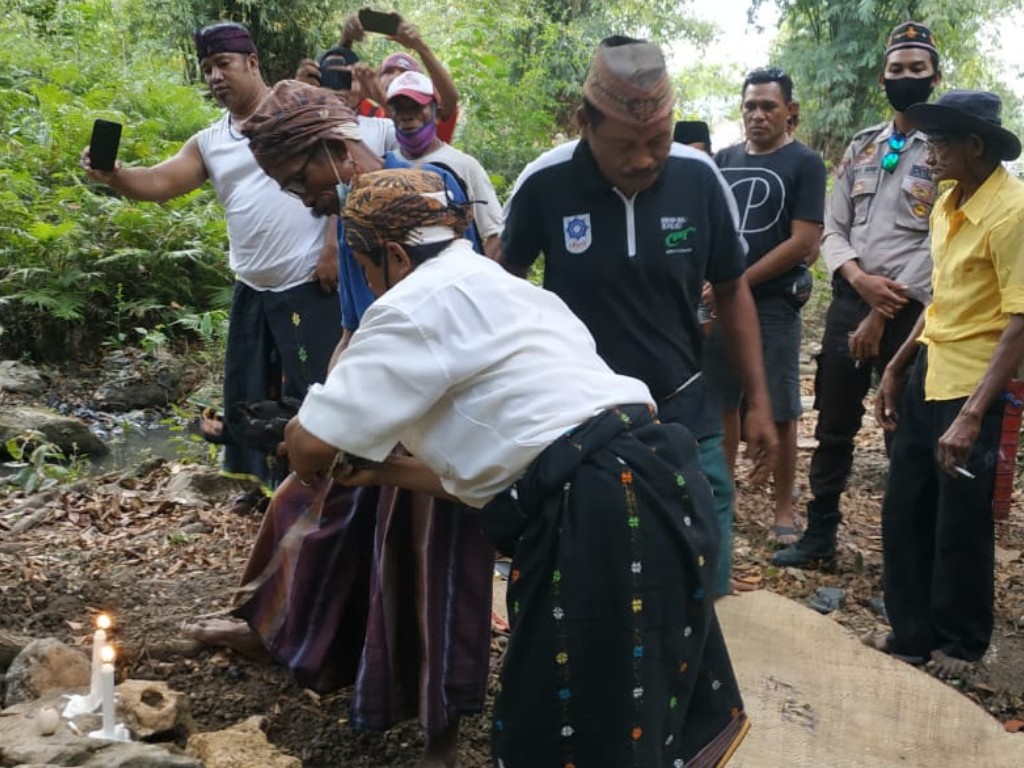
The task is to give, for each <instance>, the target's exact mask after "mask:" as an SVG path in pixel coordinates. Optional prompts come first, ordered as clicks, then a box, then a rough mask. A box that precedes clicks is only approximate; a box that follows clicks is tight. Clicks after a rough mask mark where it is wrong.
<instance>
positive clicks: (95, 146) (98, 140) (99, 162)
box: [89, 120, 121, 171]
mask: <svg viewBox="0 0 1024 768" xmlns="http://www.w3.org/2000/svg"><path fill="white" fill-rule="evenodd" d="M120 143H121V124H120V123H112V122H111V121H110V120H97V121H96V122H94V123H93V124H92V138H91V139H90V140H89V165H91V166H92V167H93V168H95V169H96V170H97V171H112V170H114V162H115V161H116V160H117V148H118V145H119V144H120Z"/></svg>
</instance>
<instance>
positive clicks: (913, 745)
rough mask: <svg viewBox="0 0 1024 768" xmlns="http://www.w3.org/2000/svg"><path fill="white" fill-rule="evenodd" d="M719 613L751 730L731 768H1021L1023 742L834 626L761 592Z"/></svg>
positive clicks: (728, 603) (728, 601) (940, 686)
mask: <svg viewBox="0 0 1024 768" xmlns="http://www.w3.org/2000/svg"><path fill="white" fill-rule="evenodd" d="M717 605H718V616H719V619H720V620H721V623H722V628H723V631H724V632H725V636H726V640H727V641H728V645H729V652H730V654H731V655H732V661H733V666H734V667H735V669H736V675H737V677H738V678H739V682H740V689H741V690H742V691H743V697H744V701H745V704H746V709H747V712H748V713H749V715H750V719H751V722H752V728H751V730H750V734H749V735H748V736H747V738H746V741H745V742H744V743H743V745H742V746H741V747H740V749H739V751H738V752H737V753H736V755H735V756H734V757H733V759H732V760H731V761H730V762H729V768H946V766H978V768H1024V736H1022V735H1019V734H1010V733H1007V732H1006V731H1005V730H1003V728H1002V726H1001V725H1000V724H999V723H998V722H997V721H996V720H995V719H994V718H992V717H991V716H990V715H989V714H987V713H986V712H985V711H984V710H983V709H981V708H980V707H978V706H977V705H976V704H974V703H973V702H971V701H970V700H968V699H967V698H965V697H964V696H963V695H961V694H959V693H957V692H956V691H955V690H953V689H952V688H950V687H949V686H947V685H945V684H944V683H942V682H939V681H938V680H935V679H934V678H932V677H930V676H929V675H927V674H926V673H924V672H922V671H920V670H917V669H914V668H912V667H910V666H907V665H906V664H903V663H902V662H899V661H895V660H894V659H891V658H889V657H888V656H886V655H885V654H882V653H879V652H877V651H872V650H870V649H869V648H866V647H865V646H863V645H861V643H860V642H859V641H858V640H857V638H855V637H853V636H852V635H851V634H850V633H849V632H848V631H847V630H846V629H844V628H843V627H842V626H840V625H839V624H837V623H836V622H835V621H833V620H831V619H829V618H827V617H825V616H821V615H819V614H817V613H815V612H814V611H812V610H811V609H809V608H806V607H804V606H802V605H800V604H798V603H795V602H793V601H792V600H787V599H786V598H784V597H780V596H779V595H775V594H772V593H771V592H766V591H760V592H752V593H747V594H743V595H740V596H737V597H729V598H725V599H724V600H721V601H719V602H718V604H717Z"/></svg>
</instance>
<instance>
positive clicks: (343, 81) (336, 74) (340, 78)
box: [320, 68, 352, 91]
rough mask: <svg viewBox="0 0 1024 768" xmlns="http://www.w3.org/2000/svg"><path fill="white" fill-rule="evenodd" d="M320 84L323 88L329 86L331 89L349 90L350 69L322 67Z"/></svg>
mask: <svg viewBox="0 0 1024 768" xmlns="http://www.w3.org/2000/svg"><path fill="white" fill-rule="evenodd" d="M320 85H321V87H323V88H330V89H331V90H332V91H351V90H352V70H350V69H327V68H322V69H321V70H320Z"/></svg>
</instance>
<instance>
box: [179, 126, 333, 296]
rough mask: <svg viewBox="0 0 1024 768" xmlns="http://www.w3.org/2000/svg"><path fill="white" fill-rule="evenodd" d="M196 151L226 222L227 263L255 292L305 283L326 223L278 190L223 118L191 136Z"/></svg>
mask: <svg viewBox="0 0 1024 768" xmlns="http://www.w3.org/2000/svg"><path fill="white" fill-rule="evenodd" d="M197 139H198V142H199V152H200V154H201V155H202V157H203V164H204V165H205V166H206V172H207V174H208V175H209V177H210V183H211V184H213V188H214V190H215V191H216V192H217V197H218V198H219V199H220V202H221V205H222V206H224V213H225V216H226V218H227V222H228V244H229V246H230V251H229V254H228V264H229V265H230V266H231V270H232V271H233V272H234V273H235V275H236V276H237V277H238V279H239V280H241V281H242V282H243V283H245V284H246V285H248V286H250V287H251V288H255V289H257V290H270V291H284V290H287V289H288V288H294V287H295V286H296V285H300V284H301V283H306V282H309V281H310V280H311V279H312V277H313V269H314V268H315V267H316V262H317V260H318V259H319V258H320V252H321V250H322V248H323V243H324V235H325V233H326V232H327V220H326V219H318V218H315V217H314V216H313V215H312V214H311V213H310V210H309V209H308V208H307V207H306V206H305V205H303V204H302V201H301V200H299V199H298V198H296V197H293V196H292V195H289V194H288V193H287V192H282V191H281V188H280V187H279V186H278V184H277V182H276V181H274V180H273V179H271V178H270V177H269V176H267V174H265V173H264V172H263V169H262V168H260V167H259V165H258V164H257V163H256V158H255V157H253V155H252V152H250V151H249V140H248V139H247V138H245V137H244V136H242V135H241V134H238V133H235V131H234V129H232V128H231V116H230V115H224V118H223V119H221V120H218V121H217V122H216V123H214V124H213V125H211V126H210V127H209V128H205V129H203V130H202V131H200V132H199V133H198V134H197Z"/></svg>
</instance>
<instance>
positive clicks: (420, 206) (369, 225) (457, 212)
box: [341, 168, 473, 253]
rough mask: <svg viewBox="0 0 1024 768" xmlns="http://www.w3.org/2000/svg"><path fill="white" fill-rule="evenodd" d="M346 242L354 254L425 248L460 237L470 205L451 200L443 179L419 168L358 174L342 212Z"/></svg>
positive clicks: (467, 221)
mask: <svg viewBox="0 0 1024 768" xmlns="http://www.w3.org/2000/svg"><path fill="white" fill-rule="evenodd" d="M341 217H342V219H343V220H344V221H345V240H346V242H347V243H348V245H349V247H350V248H352V250H354V251H358V252H359V253H373V252H374V251H376V250H377V249H378V248H381V247H382V246H384V245H385V244H386V243H392V242H393V243H406V244H408V245H427V244H428V243H436V242H444V241H446V240H454V239H455V238H457V237H459V236H460V235H461V234H462V233H463V232H464V231H465V230H466V229H468V227H469V225H470V223H472V221H473V208H472V205H471V204H470V203H456V202H455V201H454V200H452V199H451V196H450V195H449V193H448V190H447V188H446V187H445V183H444V179H442V178H441V176H440V175H438V174H437V173H434V172H433V171H427V170H424V169H421V168H394V169H390V170H383V171H372V172H370V173H363V174H361V175H360V176H359V177H358V178H357V179H356V180H354V181H353V182H352V192H351V193H350V194H349V196H348V200H347V201H346V203H345V208H344V210H342V212H341Z"/></svg>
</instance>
